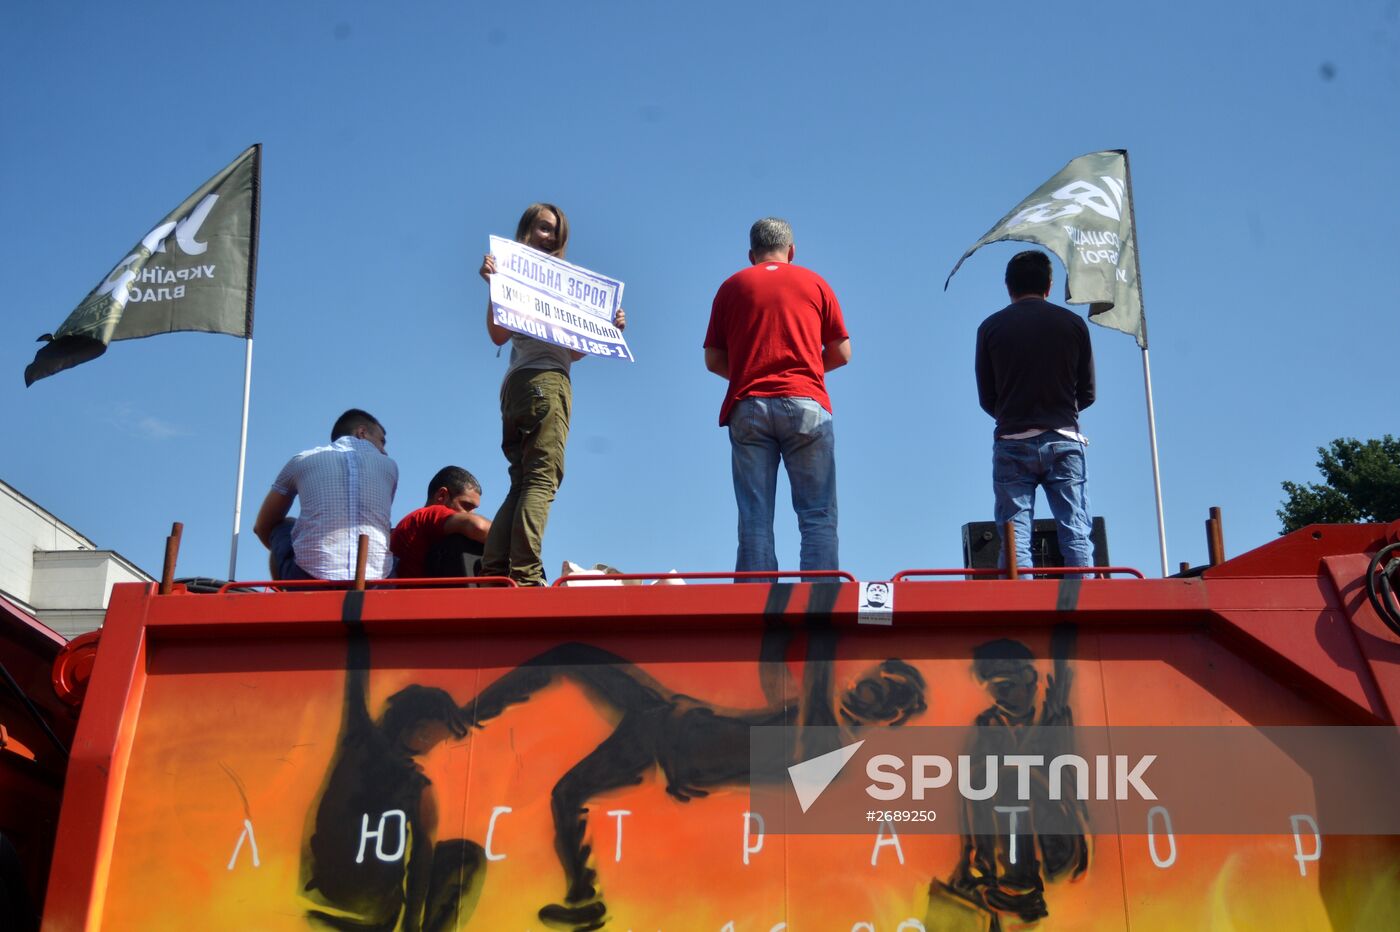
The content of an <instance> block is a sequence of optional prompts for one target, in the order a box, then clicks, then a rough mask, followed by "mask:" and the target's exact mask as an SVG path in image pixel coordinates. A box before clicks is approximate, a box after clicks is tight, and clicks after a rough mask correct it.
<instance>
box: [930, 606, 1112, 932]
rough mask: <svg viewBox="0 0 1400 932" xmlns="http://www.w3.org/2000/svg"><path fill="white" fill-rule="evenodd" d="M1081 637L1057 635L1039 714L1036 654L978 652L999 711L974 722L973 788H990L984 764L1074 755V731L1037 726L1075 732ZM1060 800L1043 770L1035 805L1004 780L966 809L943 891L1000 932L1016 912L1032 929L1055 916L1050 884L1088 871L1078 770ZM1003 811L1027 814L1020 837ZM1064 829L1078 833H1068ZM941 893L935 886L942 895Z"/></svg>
mask: <svg viewBox="0 0 1400 932" xmlns="http://www.w3.org/2000/svg"><path fill="white" fill-rule="evenodd" d="M1074 637H1075V632H1074V628H1073V627H1072V626H1070V625H1061V626H1059V627H1057V628H1056V629H1055V631H1054V632H1053V634H1052V635H1051V641H1050V652H1051V657H1052V659H1053V664H1054V672H1053V673H1052V674H1050V675H1049V676H1047V677H1046V682H1045V700H1044V703H1043V704H1042V705H1041V707H1040V710H1039V714H1037V712H1036V699H1037V698H1038V696H1039V693H1040V688H1039V679H1040V674H1039V673H1038V672H1037V671H1036V668H1035V655H1034V654H1033V653H1031V650H1030V648H1028V647H1026V645H1024V644H1022V643H1021V642H1020V641H1013V640H1008V639H1000V640H995V641H989V642H987V643H985V644H982V645H979V646H978V647H976V648H974V649H973V651H972V669H973V675H974V676H975V677H976V678H977V681H978V682H979V683H980V684H981V685H982V686H983V688H985V689H986V690H987V693H988V695H990V696H991V699H992V705H991V706H990V707H989V708H987V709H986V710H985V711H983V712H981V713H979V714H978V716H977V718H976V719H975V721H974V724H975V725H976V726H977V733H976V737H975V738H974V739H973V743H972V747H971V748H970V749H969V754H970V755H971V759H972V763H973V767H974V773H973V775H972V780H971V785H973V786H983V785H985V783H984V781H985V779H986V773H985V764H984V763H982V762H983V761H984V760H985V757H986V756H987V755H997V756H998V757H1002V758H1004V757H1005V756H1006V755H1008V754H1040V755H1043V756H1044V758H1045V760H1047V761H1049V760H1052V759H1053V758H1055V757H1057V756H1059V755H1060V754H1069V753H1073V750H1074V749H1073V746H1072V742H1071V741H1070V740H1069V733H1068V731H1039V730H1035V729H1032V727H1031V726H1041V727H1044V726H1072V725H1073V724H1074V715H1073V712H1072V710H1071V709H1070V705H1069V691H1070V685H1071V683H1072V681H1073V670H1072V669H1071V667H1070V656H1071V654H1072V653H1073V651H1074ZM1062 796H1063V798H1062V799H1058V800H1052V799H1050V793H1049V785H1048V783H1047V782H1046V779H1045V775H1044V771H1043V770H1040V769H1036V770H1033V771H1031V781H1030V799H1029V800H1028V801H1025V800H1020V799H1018V798H1017V795H1016V788H1015V784H1014V781H1008V780H1006V779H1004V775H1003V779H1002V780H1000V781H999V783H998V790H997V793H996V795H995V796H993V797H992V798H990V799H985V800H976V801H972V800H968V801H964V803H963V811H962V833H963V847H962V857H961V859H960V861H959V863H958V866H957V869H956V870H955V871H954V873H953V876H952V877H951V878H950V879H949V881H948V884H947V885H946V887H944V889H946V890H948V891H950V892H951V893H952V894H954V895H956V896H958V897H961V898H963V899H965V900H968V901H970V902H971V903H973V904H975V905H977V906H979V907H981V908H983V909H985V910H986V911H987V912H989V913H991V914H992V926H991V927H992V929H993V930H996V929H1000V928H1001V921H1000V915H1001V914H1013V915H1015V916H1016V917H1017V918H1019V919H1020V920H1021V921H1024V922H1034V921H1035V920H1037V919H1041V918H1043V917H1045V916H1046V915H1048V914H1049V911H1048V909H1047V907H1046V905H1045V882H1046V881H1055V880H1060V879H1063V878H1066V877H1078V876H1080V875H1081V874H1083V873H1084V872H1085V870H1087V869H1088V867H1089V844H1088V835H1087V813H1086V811H1085V807H1084V804H1083V803H1082V802H1081V801H1080V800H1079V799H1078V797H1077V794H1076V787H1075V783H1074V777H1073V772H1072V771H1070V772H1069V774H1068V775H1067V779H1066V783H1065V788H1064V792H1063V794H1062ZM997 806H1001V807H1003V808H1007V807H1025V808H1026V811H1023V812H1018V813H1017V825H1016V835H1015V838H1014V839H1013V838H1012V837H1011V834H1010V816H1009V814H1008V813H1007V812H997V811H996V808H995V807H997ZM1066 829H1071V830H1072V831H1071V832H1069V833H1063V832H1065V830H1066ZM1057 830H1058V831H1057ZM1013 852H1014V854H1013ZM940 886H942V885H941V884H940V883H939V882H938V881H935V882H934V887H935V892H936V890H937V888H939V887H940ZM935 899H936V897H935Z"/></svg>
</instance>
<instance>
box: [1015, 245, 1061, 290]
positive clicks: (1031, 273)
mask: <svg viewBox="0 0 1400 932" xmlns="http://www.w3.org/2000/svg"><path fill="white" fill-rule="evenodd" d="M1051 274H1052V273H1051V269H1050V257H1049V256H1047V255H1046V254H1045V253H1043V252H1041V251H1040V250H1039V249H1027V250H1026V251H1025V252H1018V253H1016V255H1014V256H1012V257H1011V261H1010V262H1008V263H1006V290H1007V291H1009V292H1011V296H1012V297H1013V298H1019V297H1021V296H1022V295H1028V294H1047V293H1048V292H1049V291H1050V278H1051Z"/></svg>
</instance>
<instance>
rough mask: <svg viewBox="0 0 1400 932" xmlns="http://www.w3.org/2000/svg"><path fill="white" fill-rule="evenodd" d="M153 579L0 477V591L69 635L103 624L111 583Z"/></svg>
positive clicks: (55, 628) (32, 613) (57, 629)
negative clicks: (102, 548)
mask: <svg viewBox="0 0 1400 932" xmlns="http://www.w3.org/2000/svg"><path fill="white" fill-rule="evenodd" d="M152 581H153V580H152V577H151V575H150V574H149V573H147V572H146V571H144V570H142V569H141V568H140V567H139V566H137V565H136V564H134V563H132V562H131V561H130V560H128V559H127V558H126V557H123V556H122V555H121V554H119V553H117V552H116V551H115V550H100V549H98V547H97V545H96V544H94V543H93V542H92V541H90V540H88V539H87V538H86V537H84V536H83V535H81V534H79V533H78V532H77V531H75V530H73V528H71V527H69V526H68V525H67V524H64V523H63V522H62V521H60V520H59V519H58V518H57V517H55V516H54V515H52V514H50V513H49V512H48V511H46V510H44V509H43V508H42V507H40V506H39V505H38V504H37V503H35V502H34V501H31V500H30V499H29V498H27V497H26V496H25V495H24V494H22V493H21V492H20V491H19V490H17V489H15V488H14V487H13V486H11V485H9V484H8V483H5V482H3V481H0V596H3V597H4V598H6V599H8V600H9V601H11V602H13V603H15V604H16V605H17V606H18V607H20V608H22V609H24V610H25V611H27V612H29V614H31V615H33V616H34V617H35V618H37V619H39V620H40V621H42V622H43V623H44V624H46V625H48V626H49V627H50V628H52V629H54V630H55V631H57V632H58V633H59V634H62V635H63V636H64V637H68V638H71V637H74V636H76V635H79V634H82V633H83V632H84V631H91V630H93V629H94V628H100V627H102V617H103V615H104V614H105V613H106V610H107V600H108V598H110V596H111V594H112V585H113V584H114V583H119V582H152Z"/></svg>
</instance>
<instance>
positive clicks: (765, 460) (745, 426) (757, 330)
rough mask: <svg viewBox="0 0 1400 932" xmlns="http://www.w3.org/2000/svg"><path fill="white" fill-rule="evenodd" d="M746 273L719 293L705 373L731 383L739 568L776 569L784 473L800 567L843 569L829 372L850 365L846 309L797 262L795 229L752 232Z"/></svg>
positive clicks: (767, 227)
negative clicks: (776, 504) (777, 507)
mask: <svg viewBox="0 0 1400 932" xmlns="http://www.w3.org/2000/svg"><path fill="white" fill-rule="evenodd" d="M749 247H750V248H749V263H750V265H749V267H748V268H747V269H744V270H743V271H742V272H736V273H735V274H734V275H731V276H730V277H729V279H728V280H726V281H725V283H724V284H723V285H721V286H720V289H719V292H718V293H717V294H716V295H715V302H714V306H713V307H712V308H711V310H710V328H709V331H708V332H707V333H706V334H705V368H707V369H709V370H710V371H711V372H713V373H715V374H716V375H718V376H721V377H722V378H725V379H728V380H729V390H728V391H727V392H726V393H725V396H724V404H723V405H721V407H720V411H719V423H720V426H725V425H728V427H729V443H730V449H731V452H732V459H733V467H734V497H735V499H736V501H737V502H738V506H739V554H738V558H737V560H736V561H735V569H736V570H738V571H741V572H742V571H744V570H776V569H777V568H778V557H777V554H776V553H775V551H774V548H773V500H774V497H775V496H776V494H777V485H778V461H779V459H781V460H782V462H783V465H784V466H785V467H786V468H787V474H788V482H789V484H790V485H791V486H792V506H793V510H794V511H796V512H797V526H798V528H799V530H800V531H801V532H802V558H801V559H802V565H801V568H802V569H804V570H834V569H837V568H838V563H839V559H838V556H837V540H836V456H835V452H836V438H835V434H834V433H833V432H832V428H831V399H830V398H829V397H828V396H827V393H826V379H825V374H826V373H827V372H830V371H831V370H832V369H836V368H839V367H841V366H844V365H845V364H846V363H848V362H850V361H851V341H850V338H849V335H848V334H847V333H846V324H845V321H844V320H843V319H842V317H841V305H840V304H838V303H837V301H836V295H834V294H832V291H831V286H830V285H828V284H827V283H826V282H825V281H824V280H823V279H822V277H821V276H820V275H818V274H816V273H815V272H812V271H809V270H807V269H804V268H802V267H800V266H796V265H793V264H792V259H793V256H794V255H795V254H796V250H794V249H793V244H792V227H790V226H789V225H788V223H787V221H785V220H779V219H777V218H776V217H765V218H764V219H762V220H760V221H758V222H757V223H755V224H754V225H753V228H752V229H750V230H749Z"/></svg>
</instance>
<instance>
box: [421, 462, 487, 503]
mask: <svg viewBox="0 0 1400 932" xmlns="http://www.w3.org/2000/svg"><path fill="white" fill-rule="evenodd" d="M442 488H445V489H447V491H448V492H450V493H451V494H452V497H453V498H456V497H457V496H458V495H461V494H462V493H463V492H466V491H467V490H468V489H470V490H471V491H473V492H480V491H481V483H480V482H477V481H476V476H473V475H472V474H471V473H469V472H467V471H466V470H465V469H463V468H462V467H461V466H444V467H442V468H441V469H439V470H438V471H437V472H436V473H434V474H433V478H432V479H431V480H429V482H428V504H430V505H431V504H432V503H433V495H434V494H435V493H436V492H437V490H438V489H442Z"/></svg>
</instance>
